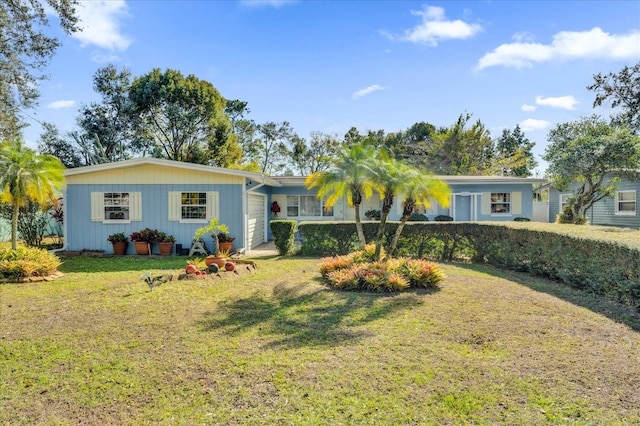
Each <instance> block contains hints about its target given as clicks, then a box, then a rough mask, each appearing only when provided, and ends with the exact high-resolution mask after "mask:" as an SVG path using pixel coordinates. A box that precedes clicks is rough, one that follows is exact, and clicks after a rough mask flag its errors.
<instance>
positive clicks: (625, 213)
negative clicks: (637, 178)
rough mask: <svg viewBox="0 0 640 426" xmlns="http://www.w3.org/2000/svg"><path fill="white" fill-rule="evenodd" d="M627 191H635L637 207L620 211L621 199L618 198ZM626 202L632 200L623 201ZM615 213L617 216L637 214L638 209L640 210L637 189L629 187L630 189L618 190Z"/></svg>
mask: <svg viewBox="0 0 640 426" xmlns="http://www.w3.org/2000/svg"><path fill="white" fill-rule="evenodd" d="M625 192H633V196H634V201H633V203H634V204H635V206H636V208H635V209H634V210H633V211H625V210H623V211H620V210H618V208H619V207H620V202H621V201H620V200H619V199H618V195H619V194H622V193H625ZM623 202H625V203H631V201H623ZM614 208H615V215H616V216H635V215H636V211H637V210H638V197H637V194H636V191H635V190H634V189H629V190H624V191H618V192H616V197H615V205H614Z"/></svg>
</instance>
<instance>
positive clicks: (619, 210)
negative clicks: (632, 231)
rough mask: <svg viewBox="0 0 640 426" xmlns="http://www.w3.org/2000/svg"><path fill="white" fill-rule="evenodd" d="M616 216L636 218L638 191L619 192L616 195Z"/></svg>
mask: <svg viewBox="0 0 640 426" xmlns="http://www.w3.org/2000/svg"><path fill="white" fill-rule="evenodd" d="M616 214H617V215H629V216H635V214H636V191H633V190H631V191H618V192H617V193H616Z"/></svg>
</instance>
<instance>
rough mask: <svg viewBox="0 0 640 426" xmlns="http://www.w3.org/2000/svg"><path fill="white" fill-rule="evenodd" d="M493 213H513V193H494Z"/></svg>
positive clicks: (492, 195)
mask: <svg viewBox="0 0 640 426" xmlns="http://www.w3.org/2000/svg"><path fill="white" fill-rule="evenodd" d="M491 213H492V214H493V213H503V214H508V213H511V193H510V192H492V193H491Z"/></svg>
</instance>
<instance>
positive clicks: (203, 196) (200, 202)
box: [180, 192, 207, 220]
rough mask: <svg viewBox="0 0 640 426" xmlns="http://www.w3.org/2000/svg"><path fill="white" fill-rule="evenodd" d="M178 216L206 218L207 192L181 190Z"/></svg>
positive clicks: (184, 218)
mask: <svg viewBox="0 0 640 426" xmlns="http://www.w3.org/2000/svg"><path fill="white" fill-rule="evenodd" d="M180 218H181V219H183V220H189V219H196V220H198V219H206V218H207V193H206V192H182V193H181V194H180Z"/></svg>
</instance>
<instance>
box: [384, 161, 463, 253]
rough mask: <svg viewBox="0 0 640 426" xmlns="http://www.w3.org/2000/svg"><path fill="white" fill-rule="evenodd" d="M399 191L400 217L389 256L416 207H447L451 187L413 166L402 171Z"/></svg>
mask: <svg viewBox="0 0 640 426" xmlns="http://www.w3.org/2000/svg"><path fill="white" fill-rule="evenodd" d="M401 192H402V194H403V195H404V200H403V201H402V217H401V218H400V224H399V225H398V228H397V229H396V232H395V234H394V235H393V239H392V240H391V245H390V246H389V255H390V256H393V254H394V253H395V251H396V248H397V246H398V240H399V239H400V235H401V234H402V230H403V229H404V225H405V223H407V220H408V219H409V216H411V213H413V212H414V210H415V208H416V207H426V208H428V207H431V206H432V205H433V203H437V204H440V205H441V206H443V207H447V206H449V202H450V197H451V188H449V185H447V183H446V182H444V181H442V180H440V179H437V178H434V177H433V176H429V175H426V174H425V173H423V172H421V171H420V170H417V169H414V168H412V169H411V170H408V169H407V170H405V172H404V173H403V184H402V188H401Z"/></svg>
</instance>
